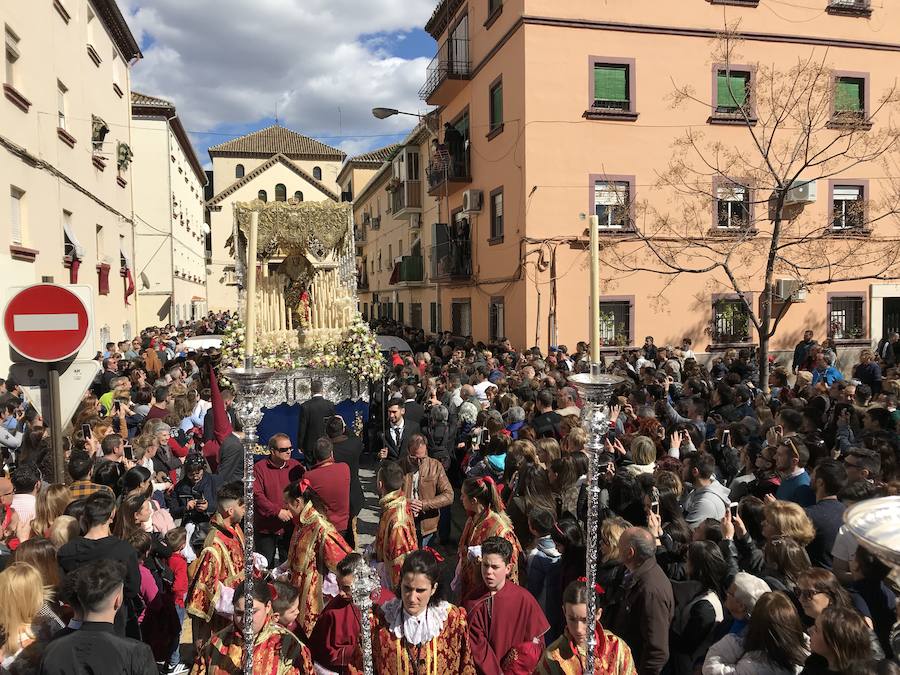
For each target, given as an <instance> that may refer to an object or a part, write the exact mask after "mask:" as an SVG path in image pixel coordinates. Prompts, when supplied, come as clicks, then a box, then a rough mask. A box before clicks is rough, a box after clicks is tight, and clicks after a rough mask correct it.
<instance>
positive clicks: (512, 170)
mask: <svg viewBox="0 0 900 675" xmlns="http://www.w3.org/2000/svg"><path fill="white" fill-rule="evenodd" d="M805 4H806V5H815V7H812V6H811V7H800V6H796V7H795V6H790V7H788V6H784V7H783V9H784V12H783V13H782V12H781V11H779V14H783V17H782V18H778V17H773V16H772V13H771V12H767V11H765V8H764V7H762V6H758V5H759V3H758V2H755V1H753V0H690V1H687V2H678V3H658V2H653V1H652V0H635V1H634V2H628V3H596V2H591V1H590V0H572V1H571V2H566V3H558V2H553V1H552V0H477V1H476V0H470V1H469V2H466V1H465V0H442V1H441V2H439V3H438V6H437V7H436V9H435V11H434V15H433V16H432V18H431V20H430V21H429V22H428V24H427V26H426V30H427V31H428V32H429V33H430V34H431V35H432V36H433V37H434V38H435V40H436V41H437V53H436V56H435V58H434V60H433V61H432V63H431V66H430V67H429V68H428V72H427V74H426V81H425V82H424V84H423V87H422V90H421V91H420V95H421V97H422V98H423V100H425V101H426V102H427V103H429V104H431V105H434V106H437V107H438V108H437V112H436V113H435V114H437V115H438V116H439V118H440V125H439V126H440V128H441V132H440V142H441V148H442V151H441V152H443V153H444V155H439V154H436V151H435V149H434V148H429V157H428V159H427V160H426V158H425V157H424V156H423V160H422V161H423V176H424V180H426V181H427V188H428V193H429V194H430V195H432V196H434V197H436V198H438V199H439V200H440V202H441V204H442V206H441V208H440V209H439V210H438V211H436V213H437V214H438V215H439V218H429V219H428V225H427V227H428V228H430V229H431V231H432V232H433V233H434V234H433V236H434V241H433V242H432V248H431V249H430V254H429V255H430V260H429V261H428V265H427V266H428V267H429V268H431V269H432V270H434V271H435V272H436V274H435V276H434V277H433V280H434V281H435V282H436V283H437V284H438V286H439V288H440V293H441V297H442V302H441V312H442V325H443V327H444V328H446V329H448V330H451V331H453V332H454V333H455V334H458V335H467V334H471V335H472V336H473V337H474V338H475V339H476V340H485V341H487V340H491V339H495V338H497V337H500V336H503V335H505V336H508V337H509V338H510V339H511V340H512V342H513V343H514V344H516V345H518V346H530V345H533V344H537V345H541V346H542V347H544V348H546V347H547V346H548V345H549V344H559V343H567V344H568V345H569V346H570V347H573V346H574V342H576V341H578V340H585V339H587V338H588V333H589V321H588V317H589V314H590V311H589V310H590V302H589V294H588V289H589V285H588V264H587V262H588V260H587V258H588V252H587V247H586V239H587V236H586V235H587V230H586V228H587V227H588V222H589V221H588V220H587V219H586V218H587V217H588V216H591V215H597V216H598V217H599V219H600V228H601V240H602V247H603V248H604V252H605V253H604V254H605V256H609V257H608V258H606V259H607V260H608V261H611V262H610V265H607V269H605V270H604V278H605V281H604V285H603V289H602V295H603V297H602V299H601V307H600V309H601V312H602V314H603V316H604V317H607V321H606V323H605V324H604V331H603V332H604V336H603V337H604V338H605V341H606V344H607V345H612V344H615V345H616V346H617V347H627V346H635V345H636V346H640V345H641V344H642V343H643V338H644V336H645V335H654V336H655V337H656V340H657V344H660V343H679V342H680V341H681V339H682V338H683V337H690V338H692V339H693V342H694V346H695V350H696V351H698V352H700V351H706V350H707V349H709V351H716V350H717V349H719V348H724V347H726V346H728V345H729V344H732V343H734V342H738V343H746V344H753V343H755V342H756V340H755V337H754V336H753V334H752V331H750V334H749V335H725V333H727V332H728V331H723V330H719V329H718V328H717V327H721V325H722V324H723V322H726V319H727V318H728V317H726V316H725V315H724V314H723V313H722V307H724V306H727V305H728V303H729V302H731V301H733V300H734V297H735V296H734V294H733V293H732V292H731V290H730V288H729V284H728V280H727V279H726V278H725V277H724V275H721V274H719V273H717V272H713V273H710V274H707V275H687V276H680V277H678V278H676V279H674V280H672V279H671V278H670V277H667V276H665V275H661V274H655V273H651V272H630V273H622V274H620V275H617V274H615V273H611V270H612V267H613V265H614V263H615V260H616V258H617V256H618V255H619V253H618V251H620V250H621V249H620V248H619V247H620V246H622V245H623V243H624V244H625V245H627V244H628V242H629V241H631V242H634V241H637V240H639V237H636V236H633V235H634V232H635V228H644V229H642V230H641V232H642V233H645V234H649V233H651V232H654V231H655V229H654V222H655V221H654V220H653V217H652V215H653V214H655V215H656V217H657V218H658V217H660V214H668V215H669V216H672V210H673V208H674V207H673V203H674V202H673V196H672V193H671V191H666V190H665V189H661V188H660V187H659V175H660V174H661V173H662V172H664V171H665V170H666V168H667V166H669V164H670V162H671V158H672V156H673V153H674V152H675V148H674V146H673V141H674V140H675V139H676V138H678V137H682V136H683V135H684V134H685V133H686V132H687V131H688V130H694V131H696V132H697V133H701V134H703V136H704V137H705V138H706V139H707V140H712V141H719V142H720V143H721V144H722V145H723V146H724V147H730V148H736V149H738V150H741V149H744V150H746V151H747V152H752V150H753V149H752V147H751V145H750V144H751V140H750V136H749V134H748V133H747V132H748V129H747V124H746V123H741V122H740V120H736V119H734V117H735V116H734V115H731V117H732V119H726V120H722V119H721V117H726V118H727V117H729V115H728V114H727V113H728V112H731V113H734V108H729V107H728V103H729V101H724V102H723V100H722V98H723V96H722V93H723V89H722V87H723V86H725V87H726V89H725V90H724V91H727V92H729V93H730V94H731V95H732V96H736V97H738V98H740V99H741V104H743V103H744V102H745V98H746V100H747V101H749V100H751V99H750V98H749V97H750V96H751V94H750V92H753V91H754V85H755V80H754V78H755V77H756V76H757V75H756V73H757V65H753V64H759V63H764V64H773V63H774V64H775V65H776V67H783V68H784V70H785V71H787V70H789V69H790V68H792V67H794V66H796V64H797V63H798V60H799V59H803V58H812V59H813V61H815V60H816V59H819V60H824V61H825V62H826V63H827V64H828V66H829V67H830V68H833V74H834V82H833V83H831V85H833V88H834V89H835V91H836V92H837V93H836V96H838V97H840V96H844V97H847V96H849V97H850V98H851V99H853V101H854V103H857V104H858V106H857V107H856V108H854V111H853V112H854V114H859V115H860V119H861V120H862V121H863V122H864V121H865V119H864V118H865V116H866V115H867V113H868V111H869V107H872V108H874V107H875V105H876V101H878V100H879V99H880V97H881V96H882V95H883V93H884V92H889V91H890V89H891V87H892V86H893V82H894V73H895V72H896V69H897V65H898V64H900V28H898V27H900V13H898V12H900V10H898V8H897V7H893V6H890V5H878V6H877V7H876V6H874V3H873V4H872V5H870V4H869V3H868V2H862V1H857V0H852V1H851V0H816V1H815V2H813V3H805ZM726 22H727V25H729V26H734V25H739V26H740V38H741V41H740V44H739V48H738V53H739V56H736V57H735V58H739V59H740V60H738V61H737V62H735V61H734V60H732V61H731V64H732V65H730V66H729V67H728V68H727V69H726V68H724V67H723V64H722V63H721V62H720V61H719V60H718V56H717V55H716V50H717V46H716V45H717V38H718V36H720V35H721V33H722V32H723V30H724V28H725V26H726ZM881 28H884V30H881ZM738 63H739V64H750V65H744V66H739V65H737V64H738ZM732 71H734V72H732ZM676 82H677V83H678V85H679V86H680V87H683V88H684V89H686V90H688V91H690V92H692V93H693V99H694V101H693V102H694V103H696V104H695V105H681V106H678V107H673V100H674V98H675V95H674V94H675V92H674V85H673V83H676ZM723 83H724V85H723ZM738 90H740V91H738ZM707 102H708V103H707ZM840 105H846V100H843V99H841V101H840ZM723 111H724V112H725V113H726V114H724V115H721V114H720V113H722V112H723ZM751 124H753V122H751ZM878 124H879V123H878V122H876V128H875V131H876V132H877V130H878V126H877V125H878ZM835 133H836V134H837V133H839V131H836V132H835ZM447 154H449V158H448V157H447V156H446V155H447ZM426 161H427V163H426ZM884 176H885V173H884V170H883V168H881V167H880V166H875V165H874V164H863V165H858V166H853V167H852V168H850V169H847V171H846V172H845V173H838V174H836V175H831V176H829V180H819V181H817V182H818V183H819V185H818V191H817V192H818V196H817V197H815V198H813V199H812V200H807V201H806V202H805V204H806V206H805V207H804V212H805V213H804V217H806V218H807V219H809V220H811V221H817V222H822V223H828V222H831V219H833V218H834V214H835V213H836V212H837V210H838V209H840V208H842V204H844V202H842V201H841V200H847V199H858V200H866V202H867V203H868V202H869V201H871V203H873V204H874V203H875V202H877V201H879V200H881V199H882V198H883V197H885V196H886V194H887V193H888V192H889V187H888V186H887V185H886V184H884V183H883V182H882V181H881V180H879V177H884ZM851 188H852V190H851ZM707 191H709V192H710V193H711V195H710V199H709V200H708V203H707V204H706V206H704V207H703V208H704V209H706V210H705V211H703V213H708V214H710V215H709V231H710V233H711V235H712V236H717V235H718V234H719V232H718V230H719V228H720V226H721V225H722V220H721V213H722V212H723V210H724V212H725V213H726V215H725V218H726V221H727V220H728V217H729V216H728V214H729V213H732V210H731V209H732V208H737V207H735V205H734V204H733V202H736V201H740V202H743V201H744V198H743V197H740V195H739V194H738V193H739V191H738V193H735V192H733V191H732V192H730V193H729V195H727V196H726V195H724V194H723V193H722V191H721V190H720V189H717V188H716V187H714V186H710V187H709V188H707ZM850 191H852V192H853V195H850V194H849V192H850ZM845 193H847V194H845ZM735 195H738V196H735ZM748 201H749V200H748ZM753 203H755V204H756V206H757V208H758V209H763V208H764V207H765V198H764V197H763V196H761V195H760V196H757V197H755V198H753ZM617 206H619V207H622V208H620V209H618V210H617V208H616V207H617ZM447 213H449V214H450V215H449V217H448V216H446V215H444V214H447ZM616 213H620V214H625V215H626V216H627V219H628V226H627V227H625V228H622V226H621V223H618V222H616V220H617V216H616V215H615V214H616ZM611 214H612V215H611ZM682 216H683V214H675V216H674V217H677V218H681V217H682ZM835 222H836V221H835ZM726 226H727V222H726ZM897 230H898V226H897V221H896V220H895V219H894V218H887V219H884V220H883V221H880V222H878V223H877V224H876V225H875V226H874V229H872V230H871V232H868V235H867V236H872V237H879V236H880V237H885V238H888V239H889V238H891V237H896V234H897ZM445 254H446V255H445ZM460 255H461V256H462V260H461V259H460ZM778 276H779V279H782V277H786V278H784V279H783V281H785V282H789V281H790V275H788V274H786V273H785V272H782V273H780V274H779V275H778ZM760 284H761V281H760V277H753V278H751V279H750V280H749V281H748V282H747V286H748V288H749V289H751V292H753V293H754V296H753V297H752V298H750V299H749V300H748V301H749V302H752V303H756V302H757V301H758V298H759V295H760V293H759V292H760ZM723 303H724V304H723ZM754 306H755V304H754ZM732 309H733V308H732ZM507 310H509V311H507ZM728 311H731V310H728ZM729 316H730V315H729ZM512 317H515V320H514V321H513V320H512ZM898 325H900V282H898V281H897V280H886V281H877V282H876V281H866V280H859V281H846V282H843V283H839V284H832V285H829V286H818V287H815V288H813V289H811V290H810V291H809V293H808V294H800V293H798V294H796V299H795V302H794V303H793V304H791V306H790V307H789V308H788V310H787V313H786V314H785V316H784V318H783V320H782V322H781V324H780V326H779V328H778V331H777V333H776V335H775V338H774V342H773V347H774V348H776V349H789V348H791V347H792V346H793V344H794V342H795V341H796V340H797V338H799V337H800V335H801V334H802V332H803V330H804V329H805V328H811V329H812V330H814V331H815V333H816V336H817V338H818V339H822V338H824V337H826V336H829V335H830V336H833V337H836V338H838V339H842V340H845V341H846V342H847V343H848V344H851V345H854V346H859V345H860V344H869V343H872V342H875V341H877V340H878V339H879V338H880V337H881V336H882V335H883V334H884V332H885V331H886V330H888V329H889V328H892V329H894V330H896V329H897V328H898ZM732 332H733V331H732ZM735 338H737V339H735Z"/></svg>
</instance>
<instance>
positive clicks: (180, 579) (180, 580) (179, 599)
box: [169, 553, 188, 607]
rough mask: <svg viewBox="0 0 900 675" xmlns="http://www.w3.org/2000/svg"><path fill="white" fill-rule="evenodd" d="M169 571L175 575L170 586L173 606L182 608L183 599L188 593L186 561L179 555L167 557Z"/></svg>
mask: <svg viewBox="0 0 900 675" xmlns="http://www.w3.org/2000/svg"><path fill="white" fill-rule="evenodd" d="M169 569H170V570H172V574H174V575H175V582H174V583H173V584H172V594H173V595H174V596H175V604H176V605H178V606H179V607H184V598H185V596H187V592H188V571H187V561H186V560H185V559H184V556H183V555H181V553H173V554H172V555H171V556H169Z"/></svg>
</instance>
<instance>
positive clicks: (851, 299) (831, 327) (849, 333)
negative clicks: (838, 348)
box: [828, 296, 866, 340]
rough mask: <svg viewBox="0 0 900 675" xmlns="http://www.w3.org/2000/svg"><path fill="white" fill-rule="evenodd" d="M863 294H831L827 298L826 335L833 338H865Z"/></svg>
mask: <svg viewBox="0 0 900 675" xmlns="http://www.w3.org/2000/svg"><path fill="white" fill-rule="evenodd" d="M864 315H865V297H864V296H831V297H830V298H829V299H828V335H829V336H831V337H832V338H834V339H835V340H858V339H861V338H865V336H866V328H865V323H864V321H863V316H864Z"/></svg>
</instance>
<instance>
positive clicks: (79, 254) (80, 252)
mask: <svg viewBox="0 0 900 675" xmlns="http://www.w3.org/2000/svg"><path fill="white" fill-rule="evenodd" d="M63 232H64V233H65V237H66V243H67V244H69V245H71V247H72V250H71V252H70V251H68V250H67V251H66V252H65V254H66V255H72V257H73V258H78V259H79V260H84V246H82V245H81V242H80V241H78V237H76V236H75V228H74V227H72V224H71V223H69V222H67V221H66V220H63Z"/></svg>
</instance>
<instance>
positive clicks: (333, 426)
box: [325, 415, 366, 546]
mask: <svg viewBox="0 0 900 675" xmlns="http://www.w3.org/2000/svg"><path fill="white" fill-rule="evenodd" d="M325 431H326V433H327V434H328V438H330V439H331V444H332V446H333V449H332V455H333V457H334V461H335V462H342V463H344V464H346V465H347V466H349V467H350V522H348V523H347V535H348V536H346V537H345V539H346V540H347V543H348V544H350V546H356V518H357V516H358V515H359V512H360V511H362V507H363V506H364V505H365V501H366V498H365V496H364V495H363V489H362V483H360V482H359V458H360V456H361V455H362V451H363V444H362V440H360V439H359V437H357V436H355V435H353V434H352V433H351V432H350V431H348V429H347V427H346V425H345V424H344V420H343V418H342V417H341V416H340V415H335V416H334V417H332V418H331V419H330V420H328V422H326V424H325Z"/></svg>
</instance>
